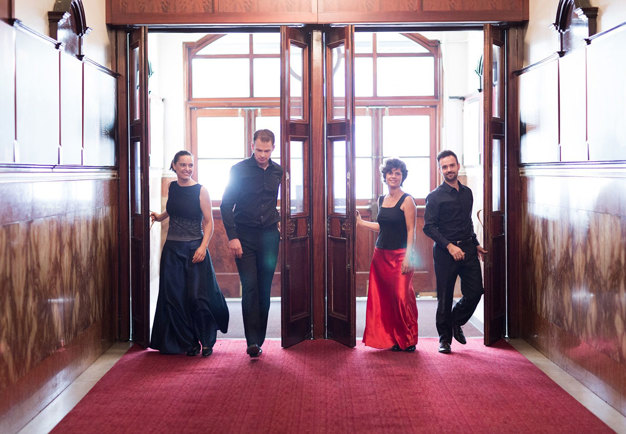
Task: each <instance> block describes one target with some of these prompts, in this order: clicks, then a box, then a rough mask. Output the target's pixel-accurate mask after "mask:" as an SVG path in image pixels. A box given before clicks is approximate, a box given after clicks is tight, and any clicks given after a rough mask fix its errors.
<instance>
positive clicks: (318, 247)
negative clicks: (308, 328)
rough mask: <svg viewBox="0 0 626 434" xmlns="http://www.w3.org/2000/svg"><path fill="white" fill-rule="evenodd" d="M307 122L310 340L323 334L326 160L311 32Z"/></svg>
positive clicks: (319, 48) (318, 48) (318, 38)
mask: <svg viewBox="0 0 626 434" xmlns="http://www.w3.org/2000/svg"><path fill="white" fill-rule="evenodd" d="M310 53H311V54H310V56H311V62H310V68H311V69H310V79H311V89H312V92H311V97H310V119H311V125H312V128H311V149H312V150H313V152H312V153H311V167H312V173H316V174H320V175H318V176H313V177H312V178H311V192H312V194H311V200H312V201H313V210H312V227H313V229H312V233H313V251H312V255H311V256H312V258H313V290H312V297H313V338H314V339H323V338H325V330H326V320H325V319H326V267H325V266H324V264H325V263H326V245H325V240H326V205H325V204H326V197H325V191H326V186H325V179H324V178H325V177H324V176H322V175H321V174H323V173H324V171H325V167H326V156H325V152H324V149H326V146H324V143H325V141H324V119H325V111H324V107H325V105H324V93H323V89H324V80H323V78H322V77H323V74H324V46H323V44H322V32H321V31H320V30H313V31H312V33H311V49H310Z"/></svg>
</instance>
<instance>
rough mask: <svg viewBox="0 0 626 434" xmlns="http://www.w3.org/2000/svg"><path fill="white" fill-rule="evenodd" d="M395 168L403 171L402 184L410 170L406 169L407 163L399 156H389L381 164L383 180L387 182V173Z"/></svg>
mask: <svg viewBox="0 0 626 434" xmlns="http://www.w3.org/2000/svg"><path fill="white" fill-rule="evenodd" d="M393 169H400V172H402V182H401V183H400V185H402V184H403V183H404V180H405V179H406V177H407V175H408V174H409V171H408V170H406V164H404V161H402V160H400V159H399V158H388V159H387V160H385V162H384V163H383V165H382V166H380V173H382V175H383V182H385V177H386V176H387V174H388V173H389V172H391V171H392V170H393Z"/></svg>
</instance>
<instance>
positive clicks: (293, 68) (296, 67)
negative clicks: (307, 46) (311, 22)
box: [289, 43, 304, 119]
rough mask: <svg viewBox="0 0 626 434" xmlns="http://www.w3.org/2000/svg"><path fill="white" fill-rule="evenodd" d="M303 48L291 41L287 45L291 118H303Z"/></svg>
mask: <svg viewBox="0 0 626 434" xmlns="http://www.w3.org/2000/svg"><path fill="white" fill-rule="evenodd" d="M303 53H304V48H302V47H300V46H298V45H296V44H294V43H292V44H290V46H289V117H290V118H291V119H303V114H304V108H303V99H302V95H304V92H303V89H302V87H303V86H304V81H303V77H304V64H303Z"/></svg>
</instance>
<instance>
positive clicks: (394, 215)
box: [376, 193, 408, 250]
mask: <svg viewBox="0 0 626 434" xmlns="http://www.w3.org/2000/svg"><path fill="white" fill-rule="evenodd" d="M407 196H408V194H407V193H404V194H403V195H402V197H401V198H400V199H399V200H398V202H397V203H396V204H395V206H393V207H391V208H383V200H384V199H385V196H384V195H383V196H380V197H379V198H378V218H377V219H376V221H377V222H378V225H379V226H380V232H378V238H377V239H376V247H378V248H379V249H386V250H397V249H405V248H406V237H407V231H406V220H405V219H404V211H402V210H401V209H400V207H401V206H402V203H403V202H404V199H405V198H406V197H407Z"/></svg>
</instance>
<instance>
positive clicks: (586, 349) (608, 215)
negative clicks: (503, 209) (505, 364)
mask: <svg viewBox="0 0 626 434" xmlns="http://www.w3.org/2000/svg"><path fill="white" fill-rule="evenodd" d="M540 172H541V171H539V172H538V173H536V174H534V173H531V174H530V175H529V176H526V177H524V178H523V183H522V185H523V190H524V194H523V197H524V196H525V197H528V200H527V201H525V203H524V204H523V207H522V209H523V217H522V239H523V243H522V252H520V253H521V257H522V258H523V260H522V275H523V276H524V281H523V282H522V283H523V286H522V287H523V288H524V289H525V291H526V293H525V303H524V304H525V307H524V309H525V310H526V312H525V317H526V320H525V324H524V327H523V329H524V334H525V337H526V338H527V339H529V340H530V341H531V342H532V343H533V344H534V345H536V346H537V347H538V348H539V349H540V350H542V351H543V352H545V353H546V354H548V356H549V357H550V358H551V359H552V360H553V361H554V362H555V363H557V364H559V365H560V366H562V367H563V368H564V369H566V370H567V371H568V372H570V373H571V374H572V375H574V376H576V377H577V378H578V379H579V380H580V381H581V382H583V383H585V384H586V385H587V386H588V387H589V388H591V389H592V390H594V391H595V392H596V393H598V394H599V395H600V396H601V397H602V398H603V399H605V400H606V401H607V402H609V403H610V404H611V405H613V406H614V407H615V408H617V409H618V410H620V411H621V412H622V413H626V383H625V382H624V372H626V212H625V211H626V209H625V208H624V203H625V200H624V199H625V198H626V177H624V176H623V175H622V176H621V177H620V176H616V175H615V173H612V174H611V173H605V172H603V170H601V169H597V171H596V172H587V173H583V172H580V175H577V173H579V172H577V171H576V170H575V169H571V170H570V171H569V173H568V174H567V175H568V176H551V175H549V174H548V175H547V174H545V173H540ZM535 175H536V176H535Z"/></svg>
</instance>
